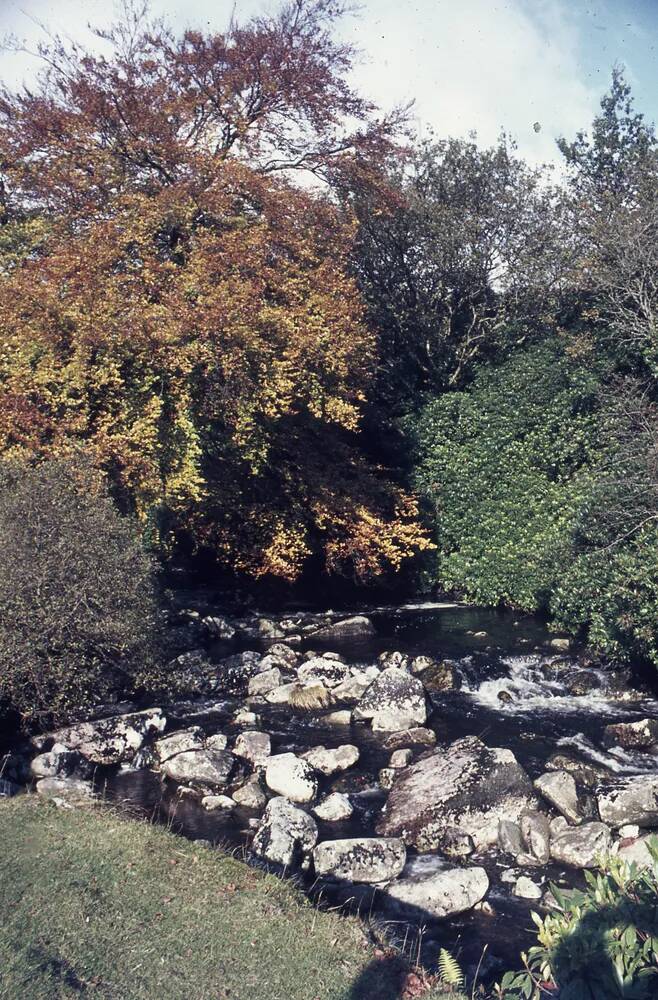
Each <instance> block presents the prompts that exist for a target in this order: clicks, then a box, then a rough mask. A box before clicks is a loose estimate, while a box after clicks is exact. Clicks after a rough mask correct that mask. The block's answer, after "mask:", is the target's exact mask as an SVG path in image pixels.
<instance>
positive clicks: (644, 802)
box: [596, 774, 658, 827]
mask: <svg viewBox="0 0 658 1000" xmlns="http://www.w3.org/2000/svg"><path fill="white" fill-rule="evenodd" d="M596 801H597V804H598V807H599V815H600V817H601V819H602V820H603V822H604V823H607V824H608V825H609V826H613V827H619V826H623V825H624V824H625V823H637V824H638V826H643V827H653V826H658V774H637V775H632V776H631V777H625V778H616V779H614V780H613V781H609V782H606V784H605V785H603V786H601V787H600V788H599V789H598V791H597V796H596Z"/></svg>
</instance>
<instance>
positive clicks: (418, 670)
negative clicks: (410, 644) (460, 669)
mask: <svg viewBox="0 0 658 1000" xmlns="http://www.w3.org/2000/svg"><path fill="white" fill-rule="evenodd" d="M435 664H436V660H434V659H432V657H431V656H414V658H413V659H412V661H411V663H410V664H409V669H410V670H411V673H412V674H422V672H423V670H428V669H429V668H430V667H433V666H434V665H435Z"/></svg>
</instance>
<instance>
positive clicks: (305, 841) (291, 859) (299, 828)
mask: <svg viewBox="0 0 658 1000" xmlns="http://www.w3.org/2000/svg"><path fill="white" fill-rule="evenodd" d="M317 839H318V827H317V823H316V822H315V820H314V819H313V817H312V816H309V815H308V813H305V812H304V811H303V809H298V808H297V807H296V806H294V805H292V803H291V802H288V800H287V799H284V798H275V799H270V801H269V802H268V804H267V808H266V810H265V812H264V814H263V818H262V819H261V821H260V823H259V825H258V829H257V830H256V834H255V836H254V840H253V843H252V850H253V852H254V854H257V855H258V856H259V857H261V858H265V859H266V860H267V861H272V862H274V863H275V864H279V865H286V866H289V865H295V864H296V863H297V862H299V861H300V860H301V857H302V855H303V854H305V853H308V851H310V850H312V848H313V847H314V846H315V844H316V843H317Z"/></svg>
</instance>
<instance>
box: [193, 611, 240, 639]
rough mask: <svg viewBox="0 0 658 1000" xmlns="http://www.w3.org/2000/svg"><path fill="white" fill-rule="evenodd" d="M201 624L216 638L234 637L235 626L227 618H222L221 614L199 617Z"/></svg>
mask: <svg viewBox="0 0 658 1000" xmlns="http://www.w3.org/2000/svg"><path fill="white" fill-rule="evenodd" d="M201 624H202V625H203V627H204V628H205V629H206V631H207V632H209V633H210V635H212V636H214V637H215V638H216V639H224V640H226V641H228V640H230V639H233V638H235V633H236V630H235V628H234V627H233V625H231V623H230V622H229V620H228V619H227V618H223V617H222V616H221V615H208V616H207V617H206V618H202V619H201Z"/></svg>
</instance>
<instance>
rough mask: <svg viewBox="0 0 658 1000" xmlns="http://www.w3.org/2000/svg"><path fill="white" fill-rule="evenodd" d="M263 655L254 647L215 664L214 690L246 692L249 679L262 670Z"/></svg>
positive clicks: (230, 692) (229, 692) (228, 692)
mask: <svg viewBox="0 0 658 1000" xmlns="http://www.w3.org/2000/svg"><path fill="white" fill-rule="evenodd" d="M261 661H262V658H261V655H260V653H257V652H256V651H255V650H253V649H247V650H244V652H242V653H234V654H233V656H227V657H225V658H224V659H223V660H220V662H219V663H218V664H216V665H215V682H214V684H213V690H216V691H222V692H224V693H225V694H245V693H246V691H247V688H248V686H249V681H250V680H251V678H252V677H255V676H256V674H259V673H260V672H261Z"/></svg>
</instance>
